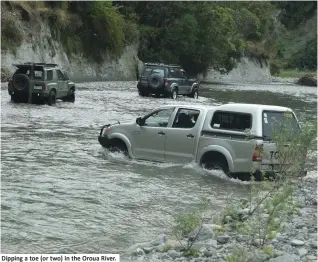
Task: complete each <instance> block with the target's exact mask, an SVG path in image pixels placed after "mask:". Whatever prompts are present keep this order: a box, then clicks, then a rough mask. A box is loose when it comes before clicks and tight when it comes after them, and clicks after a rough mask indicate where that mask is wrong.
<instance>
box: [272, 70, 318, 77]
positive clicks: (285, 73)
mask: <svg viewBox="0 0 318 262" xmlns="http://www.w3.org/2000/svg"><path fill="white" fill-rule="evenodd" d="M307 74H313V75H317V72H315V71H300V70H296V69H290V70H282V71H281V72H280V73H279V75H278V76H279V77H282V78H300V77H302V76H304V75H307Z"/></svg>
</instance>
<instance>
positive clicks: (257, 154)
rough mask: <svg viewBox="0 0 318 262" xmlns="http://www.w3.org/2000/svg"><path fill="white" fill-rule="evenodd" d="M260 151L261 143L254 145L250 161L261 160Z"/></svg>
mask: <svg viewBox="0 0 318 262" xmlns="http://www.w3.org/2000/svg"><path fill="white" fill-rule="evenodd" d="M262 152H263V145H262V144H257V145H255V149H254V153H253V156H252V161H262Z"/></svg>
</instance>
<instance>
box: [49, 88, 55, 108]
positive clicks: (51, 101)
mask: <svg viewBox="0 0 318 262" xmlns="http://www.w3.org/2000/svg"><path fill="white" fill-rule="evenodd" d="M55 103H56V94H55V91H54V90H52V91H51V92H50V93H49V96H48V98H47V104H48V105H49V106H52V105H54V104H55Z"/></svg>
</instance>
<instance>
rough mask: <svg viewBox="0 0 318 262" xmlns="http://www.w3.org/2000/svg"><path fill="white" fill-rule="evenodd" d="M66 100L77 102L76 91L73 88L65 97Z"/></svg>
mask: <svg viewBox="0 0 318 262" xmlns="http://www.w3.org/2000/svg"><path fill="white" fill-rule="evenodd" d="M63 101H64V102H71V103H74V102H75V92H74V90H73V89H71V90H70V91H69V93H68V95H67V96H66V97H65V98H64V99H63Z"/></svg>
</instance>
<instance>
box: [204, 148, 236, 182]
mask: <svg viewBox="0 0 318 262" xmlns="http://www.w3.org/2000/svg"><path fill="white" fill-rule="evenodd" d="M201 165H202V166H203V168H205V169H207V170H220V171H223V172H224V173H225V174H226V175H227V176H229V177H230V176H231V174H230V170H229V165H228V163H227V160H226V158H225V157H224V156H223V155H222V154H221V153H218V152H208V153H206V154H205V155H204V156H203V158H202V160H201Z"/></svg>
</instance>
